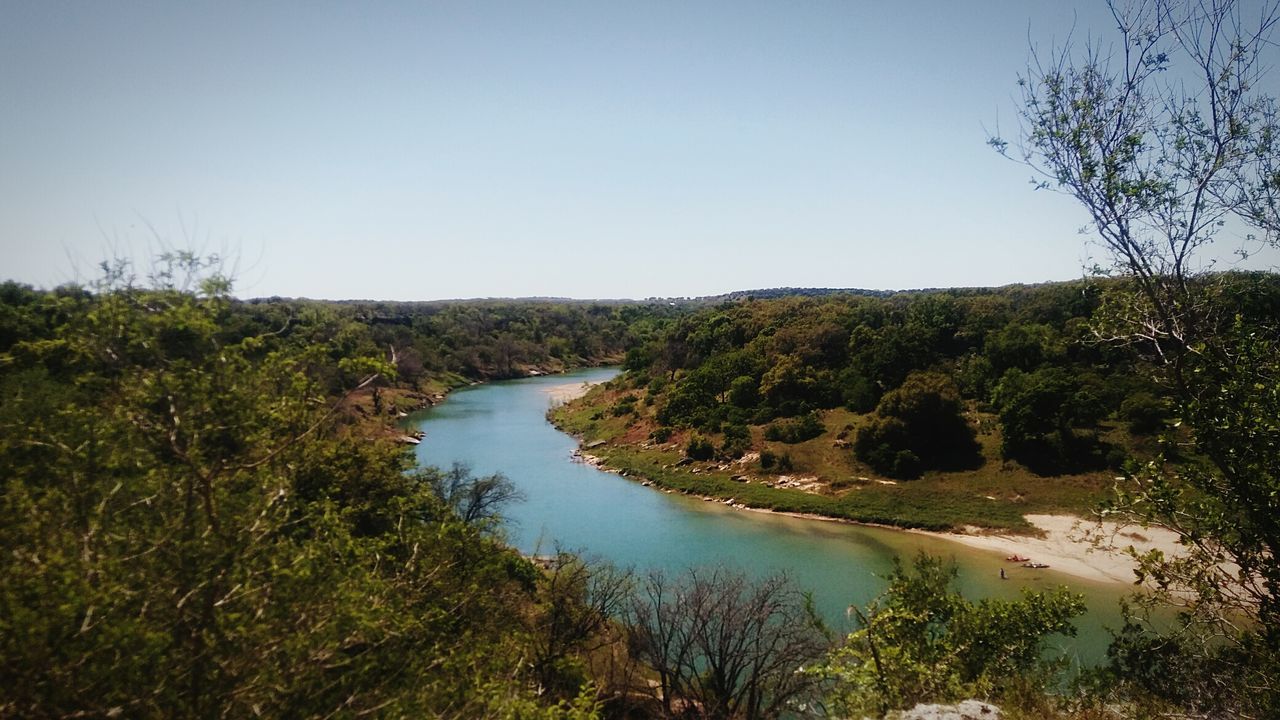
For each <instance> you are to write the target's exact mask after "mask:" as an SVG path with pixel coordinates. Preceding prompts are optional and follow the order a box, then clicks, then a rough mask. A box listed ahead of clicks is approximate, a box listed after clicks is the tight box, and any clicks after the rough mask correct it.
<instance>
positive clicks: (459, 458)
mask: <svg viewBox="0 0 1280 720" xmlns="http://www.w3.org/2000/svg"><path fill="white" fill-rule="evenodd" d="M616 374H617V370H615V369H611V368H595V369H590V370H582V371H578V372H574V373H570V374H565V375H556V376H544V377H538V378H529V379H524V380H513V381H507V382H497V383H489V384H484V385H474V386H471V387H468V388H463V389H460V390H457V391H455V392H453V393H452V394H451V395H450V396H449V398H448V399H447V400H446V401H445V402H443V403H441V404H440V405H438V406H436V407H433V408H430V409H428V410H424V411H422V412H419V413H415V414H414V415H412V416H410V417H409V418H408V419H407V423H408V424H409V425H410V426H412V427H417V428H420V429H422V430H424V431H426V437H425V438H424V439H423V441H422V444H421V445H418V446H417V448H416V450H417V456H418V459H419V462H421V463H423V464H427V465H438V466H444V467H448V466H449V465H451V464H452V463H454V462H462V463H466V464H468V465H470V466H471V468H472V469H473V471H475V472H476V473H478V474H486V475H487V474H490V473H494V472H502V473H504V474H506V475H507V476H508V477H509V478H511V480H512V481H514V482H515V484H516V485H517V486H518V487H519V488H520V489H521V490H522V491H523V493H524V494H525V495H526V496H527V499H526V500H525V501H523V502H520V503H517V504H515V505H513V506H512V507H510V508H509V509H508V511H507V513H506V514H507V516H508V523H507V529H506V533H507V536H508V540H509V542H510V543H511V544H512V545H514V546H516V547H517V548H519V549H520V550H521V551H523V552H525V553H537V554H550V553H551V552H553V551H554V550H555V548H556V546H557V545H558V546H560V547H562V548H564V549H568V550H574V551H578V552H580V553H582V554H585V555H588V556H596V557H600V558H604V559H607V560H609V561H612V562H613V563H615V564H618V565H623V566H633V567H635V568H637V569H641V570H643V569H647V568H651V567H657V568H662V569H665V570H668V571H671V572H680V571H682V570H684V569H686V568H688V567H691V566H698V565H712V564H720V565H725V566H729V567H734V568H738V569H741V570H743V571H745V572H747V573H749V574H752V575H756V576H759V575H765V574H769V573H772V572H776V571H785V572H786V573H788V574H789V575H790V576H791V577H792V579H794V580H795V581H796V583H797V584H798V585H799V586H800V587H801V588H803V589H805V590H808V591H810V592H812V593H813V596H814V601H815V604H816V606H817V608H818V610H819V612H820V613H822V615H823V617H824V618H826V620H827V621H828V623H829V624H830V625H832V627H833V628H834V629H836V630H838V631H847V630H849V629H851V628H852V623H851V622H850V621H849V620H848V619H847V618H846V614H845V609H846V608H847V607H848V606H849V605H850V604H855V603H856V604H866V603H867V602H868V601H870V600H871V599H873V598H874V597H875V596H876V594H877V593H879V592H880V591H882V590H883V589H884V586H885V583H884V581H883V580H882V579H881V577H882V576H883V575H884V574H885V573H886V572H888V570H889V569H890V568H891V567H892V561H893V558H894V556H902V557H903V558H904V559H909V558H910V557H911V556H913V555H914V554H915V553H916V552H918V551H919V550H925V551H927V552H929V553H932V554H935V555H942V556H945V557H952V558H954V559H955V561H956V562H957V564H958V566H959V570H960V577H959V582H960V587H961V589H962V590H963V591H964V592H965V593H966V594H967V595H969V596H970V597H1017V596H1018V595H1019V593H1020V590H1021V588H1023V587H1026V588H1031V589H1045V588H1049V587H1055V586H1058V585H1068V586H1070V587H1071V588H1072V589H1074V590H1076V591H1078V592H1081V593H1084V594H1085V599H1086V602H1087V603H1088V605H1089V608H1090V612H1089V614H1088V615H1087V616H1086V617H1085V618H1083V619H1082V620H1080V621H1078V622H1077V625H1078V626H1079V628H1080V634H1079V636H1078V637H1077V638H1075V639H1067V638H1063V639H1061V640H1060V641H1058V643H1059V644H1061V645H1062V646H1063V647H1065V648H1066V649H1067V651H1068V653H1069V654H1070V655H1072V656H1073V657H1075V658H1076V659H1078V660H1079V661H1081V662H1084V663H1086V664H1088V663H1093V662H1096V661H1097V660H1099V659H1101V658H1102V657H1103V654H1104V652H1105V648H1106V642H1107V635H1106V632H1105V630H1104V627H1105V626H1112V627H1116V626H1118V625H1119V613H1118V609H1117V607H1118V606H1117V601H1118V599H1119V598H1120V597H1121V596H1122V595H1123V594H1124V593H1125V592H1126V590H1127V588H1125V587H1123V586H1119V585H1108V584H1093V583H1086V582H1082V581H1080V580H1077V579H1075V578H1071V577H1069V576H1064V575H1058V574H1056V573H1053V572H1052V571H1051V570H1049V571H1036V572H1034V573H1031V572H1028V571H1025V570H1022V569H1019V571H1018V573H1017V574H1016V575H1014V577H1013V579H1011V580H1009V581H1004V582H1002V581H1001V580H1000V579H999V571H1000V568H1001V567H1004V566H1006V563H1004V561H1003V559H1002V558H1001V557H1000V556H999V555H997V554H995V553H990V552H986V551H981V550H976V549H973V548H968V547H965V546H962V545H958V544H956V543H952V542H948V541H946V540H942V539H938V538H933V537H929V536H922V535H918V534H913V533H906V532H899V531H895V530H887V529H881V528H867V527H860V526H854V525H848V524H842V523H833V522H824V521H818V520H805V519H799V518H790V517H785V516H780V515H773V514H769V513H759V512H748V511H743V510H736V509H733V508H730V507H727V506H725V505H721V504H719V503H713V502H706V501H702V500H698V499H696V498H689V497H685V496H681V495H674V494H668V493H664V492H661V491H659V490H656V489H653V488H649V487H644V486H642V485H640V484H639V483H638V482H635V481H633V480H628V479H626V478H623V477H620V476H618V475H615V474H613V473H607V472H602V471H600V470H596V469H595V468H593V467H590V466H588V465H583V464H581V463H575V462H573V461H572V459H571V455H572V453H573V450H574V448H575V447H576V445H577V443H576V441H575V440H574V438H572V437H570V436H568V435H565V434H564V433H561V432H560V431H558V430H556V429H555V428H554V427H552V426H551V425H550V423H548V422H547V421H546V419H545V416H546V412H547V410H548V409H549V408H550V407H551V404H552V400H551V396H550V395H549V393H548V392H547V391H548V390H549V389H550V388H553V387H557V386H562V385H565V384H570V383H579V382H584V381H586V382H598V381H603V380H607V379H609V378H611V377H613V376H614V375H616Z"/></svg>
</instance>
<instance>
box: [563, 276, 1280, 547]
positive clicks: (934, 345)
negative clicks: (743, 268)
mask: <svg viewBox="0 0 1280 720" xmlns="http://www.w3.org/2000/svg"><path fill="white" fill-rule="evenodd" d="M1231 282H1233V283H1234V284H1235V289H1234V291H1232V292H1231V293H1229V294H1228V295H1229V296H1230V297H1232V298H1233V302H1235V303H1237V305H1236V307H1235V308H1233V310H1235V311H1240V312H1244V313H1247V314H1252V315H1255V316H1262V317H1265V316H1267V314H1268V313H1271V312H1274V311H1275V310H1276V308H1277V306H1278V305H1280V289H1278V288H1277V285H1276V283H1275V282H1274V279H1273V278H1265V277H1255V276H1238V277H1235V278H1233V279H1232V280H1231ZM1102 295H1103V293H1102V287H1100V286H1099V285H1098V284H1096V283H1090V282H1083V281H1082V282H1071V283H1057V284H1050V285H1040V286H1012V287H1007V288H1000V289H994V290H982V289H975V290H948V291H927V292H913V293H901V294H897V295H894V296H892V297H888V298H877V297H868V296H857V295H841V294H824V295H822V296H820V297H812V298H810V297H781V298H775V299H763V300H762V299H756V298H754V297H748V298H744V299H740V300H738V301H736V302H727V303H722V304H720V305H718V306H715V307H712V308H709V309H704V310H701V311H699V312H696V313H694V314H691V315H689V316H688V317H684V318H681V319H679V320H678V321H675V322H674V323H673V324H672V326H671V328H670V330H669V331H668V332H667V333H666V334H665V335H663V336H661V337H658V338H655V339H654V340H652V341H650V342H647V343H644V344H642V345H640V346H638V347H635V348H633V349H632V350H630V351H629V352H628V354H627V357H626V361H625V368H626V373H625V374H624V375H623V376H621V377H620V378H619V379H617V380H616V381H614V382H613V383H610V384H609V385H608V386H606V387H603V388H599V389H597V390H595V391H594V392H592V393H591V394H589V395H588V396H586V397H585V398H582V399H581V400H579V401H577V402H575V403H572V404H570V405H568V406H565V407H561V408H558V409H557V410H555V411H554V413H553V418H554V419H555V421H556V422H557V423H558V424H559V425H560V426H561V427H563V428H564V429H566V430H568V431H570V432H573V433H576V434H578V435H580V436H582V437H584V438H586V439H587V440H590V441H597V440H604V441H607V442H606V443H605V444H601V445H593V447H592V448H591V450H590V452H591V454H592V455H595V456H598V457H600V458H602V459H603V461H604V462H605V463H606V464H607V465H608V466H609V467H612V468H614V469H617V470H622V471H625V472H628V473H632V474H635V475H638V476H641V477H643V478H645V479H648V480H650V481H652V482H654V483H656V484H658V485H660V486H663V487H667V488H671V489H675V490H679V491H682V492H689V493H694V494H698V495H705V496H713V497H718V498H723V499H726V500H728V499H732V500H733V501H735V502H737V503H742V504H746V505H749V506H753V507H765V508H773V509H777V510H785V511H793V512H806V513H817V514H821V515H827V516H832V517H839V518H847V519H853V520H859V521H865V522H876V523H886V524H892V525H901V526H911V527H926V528H934V529H955V528H959V527H961V526H965V525H970V526H979V527H985V528H1005V529H1014V530H1018V529H1028V526H1027V525H1026V523H1025V521H1024V520H1023V519H1022V516H1023V515H1024V514H1025V513H1028V512H1044V511H1081V512H1082V511H1086V510H1089V509H1092V508H1094V507H1096V506H1097V505H1098V503H1099V502H1101V501H1102V500H1103V498H1104V497H1106V495H1107V493H1108V492H1109V491H1110V490H1111V489H1112V487H1113V486H1114V485H1115V484H1116V478H1117V477H1119V476H1120V475H1121V471H1122V468H1123V466H1124V464H1125V462H1126V461H1128V460H1131V459H1134V458H1145V457H1152V456H1154V455H1155V454H1157V453H1158V452H1161V451H1163V452H1164V453H1166V454H1167V455H1172V456H1173V457H1174V458H1175V459H1176V457H1177V446H1176V445H1170V444H1163V445H1162V444H1161V443H1160V437H1161V435H1162V434H1163V435H1166V436H1168V437H1172V438H1176V437H1177V436H1178V434H1179V433H1178V431H1177V429H1176V428H1174V427H1173V425H1174V422H1175V421H1176V419H1175V418H1173V417H1172V416H1171V415H1172V410H1171V409H1170V407H1169V405H1168V403H1167V400H1166V391H1165V389H1164V387H1163V386H1161V385H1160V384H1158V383H1156V382H1155V381H1154V380H1153V379H1152V376H1151V373H1150V369H1149V368H1147V367H1144V366H1143V365H1141V364H1140V363H1138V362H1137V361H1136V360H1134V358H1133V356H1132V355H1131V354H1128V353H1127V352H1125V350H1124V349H1123V348H1118V347H1116V346H1115V345H1113V344H1107V343H1103V342H1100V341H1098V339H1097V338H1096V337H1094V335H1093V330H1092V329H1091V328H1093V327H1095V326H1096V322H1095V321H1096V320H1098V318H1099V316H1100V315H1101V314H1105V313H1107V312H1108V311H1109V310H1108V308H1107V307H1106V306H1105V305H1104V303H1103V302H1102V300H1101V298H1102Z"/></svg>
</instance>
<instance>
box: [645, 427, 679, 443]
mask: <svg viewBox="0 0 1280 720" xmlns="http://www.w3.org/2000/svg"><path fill="white" fill-rule="evenodd" d="M673 432H675V431H674V430H672V429H671V427H670V426H668V425H661V426H659V427H656V428H654V429H653V432H651V433H649V439H650V440H652V441H654V442H660V443H664V442H666V441H668V440H670V439H671V433H673Z"/></svg>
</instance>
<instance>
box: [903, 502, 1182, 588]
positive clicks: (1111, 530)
mask: <svg viewBox="0 0 1280 720" xmlns="http://www.w3.org/2000/svg"><path fill="white" fill-rule="evenodd" d="M1026 518H1027V522H1030V523H1031V524H1032V525H1035V526H1036V527H1037V528H1038V529H1039V530H1041V531H1042V532H1043V533H1044V536H1043V537H1028V536H1025V535H996V534H978V533H974V534H965V533H940V532H925V531H919V530H912V531H911V532H923V533H925V534H927V535H931V536H934V537H939V538H944V539H946V540H950V541H952V542H958V543H962V544H964V545H968V546H969V547H974V548H979V549H983V550H990V551H991V552H992V553H997V554H999V555H1001V556H1003V557H1007V556H1010V555H1013V554H1015V553H1016V554H1018V555H1021V556H1023V557H1027V558H1030V559H1031V560H1032V561H1033V562H1040V563H1047V564H1048V565H1049V566H1050V568H1051V569H1053V570H1056V571H1058V572H1061V573H1065V574H1067V575H1072V576H1075V577H1079V578H1083V579H1086V580H1093V581H1096V582H1122V583H1132V582H1133V581H1134V580H1135V577H1134V574H1133V570H1134V568H1135V567H1137V563H1136V562H1134V560H1133V558H1132V557H1130V556H1129V554H1128V553H1127V550H1128V549H1129V548H1133V549H1135V550H1137V551H1139V552H1145V551H1147V550H1161V551H1163V552H1164V553H1165V554H1166V555H1180V554H1182V551H1183V548H1182V546H1181V545H1180V544H1178V536H1177V534H1175V533H1174V532H1173V531H1171V530H1167V529H1165V528H1158V527H1150V528H1143V527H1138V526H1135V525H1125V526H1122V525H1120V524H1118V523H1114V522H1099V521H1096V520H1084V519H1081V518H1078V517H1074V516H1071V515H1027V516H1026Z"/></svg>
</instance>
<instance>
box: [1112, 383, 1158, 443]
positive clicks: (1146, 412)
mask: <svg viewBox="0 0 1280 720" xmlns="http://www.w3.org/2000/svg"><path fill="white" fill-rule="evenodd" d="M1165 412H1166V411H1165V405H1164V403H1163V402H1162V401H1161V400H1160V399H1159V398H1157V397H1156V396H1155V395H1152V394H1151V393H1149V392H1137V393H1134V394H1132V395H1130V396H1129V397H1127V398H1125V399H1124V402H1122V403H1120V417H1122V418H1124V419H1125V420H1126V421H1128V423H1129V432H1131V433H1133V434H1134V435H1150V434H1152V433H1154V432H1156V431H1158V430H1160V429H1161V428H1163V427H1164V417H1165Z"/></svg>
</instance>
